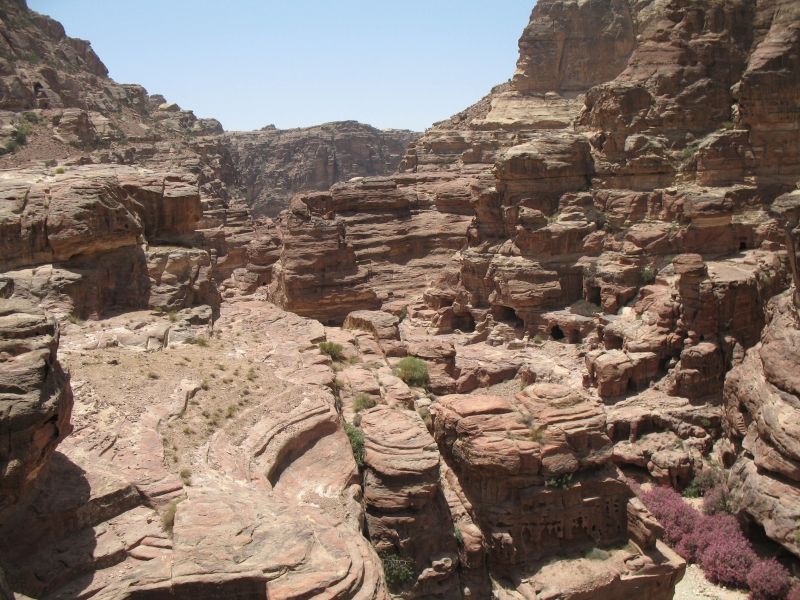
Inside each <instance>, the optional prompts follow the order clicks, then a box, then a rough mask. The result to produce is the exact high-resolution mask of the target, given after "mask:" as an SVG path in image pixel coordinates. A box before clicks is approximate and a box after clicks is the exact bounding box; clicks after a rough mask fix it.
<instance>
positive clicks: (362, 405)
mask: <svg viewBox="0 0 800 600" xmlns="http://www.w3.org/2000/svg"><path fill="white" fill-rule="evenodd" d="M375 404H376V403H375V400H374V399H373V398H372V397H371V396H370V395H369V394H359V395H358V396H356V397H355V398H353V410H354V411H356V412H361V411H362V410H367V409H368V408H372V407H373V406H375Z"/></svg>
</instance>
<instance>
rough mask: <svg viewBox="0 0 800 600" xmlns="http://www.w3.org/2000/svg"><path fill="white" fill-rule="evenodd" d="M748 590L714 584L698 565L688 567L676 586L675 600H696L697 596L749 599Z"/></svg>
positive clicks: (714, 599)
mask: <svg viewBox="0 0 800 600" xmlns="http://www.w3.org/2000/svg"><path fill="white" fill-rule="evenodd" d="M747 595H748V594H747V592H742V591H738V590H729V589H727V588H724V587H720V586H718V585H714V584H713V583H710V582H709V581H708V580H706V578H705V577H703V571H702V570H701V569H700V567H698V566H697V565H689V566H688V567H687V568H686V575H684V577H683V579H682V580H681V582H680V583H679V584H678V585H677V586H676V587H675V596H674V600H694V599H695V598H711V599H713V600H747Z"/></svg>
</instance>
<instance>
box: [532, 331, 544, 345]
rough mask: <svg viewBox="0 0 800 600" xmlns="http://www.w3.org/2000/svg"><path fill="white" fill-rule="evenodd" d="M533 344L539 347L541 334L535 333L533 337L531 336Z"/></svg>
mask: <svg viewBox="0 0 800 600" xmlns="http://www.w3.org/2000/svg"><path fill="white" fill-rule="evenodd" d="M533 343H534V344H539V345H541V344H542V343H543V340H542V336H541V334H538V333H537V334H536V335H535V336H533Z"/></svg>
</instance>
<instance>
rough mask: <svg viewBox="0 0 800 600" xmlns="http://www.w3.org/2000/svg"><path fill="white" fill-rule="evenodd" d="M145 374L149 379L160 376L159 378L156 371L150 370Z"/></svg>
mask: <svg viewBox="0 0 800 600" xmlns="http://www.w3.org/2000/svg"><path fill="white" fill-rule="evenodd" d="M147 376H148V377H149V378H150V379H160V378H161V375H159V374H158V373H156V372H155V371H150V372H149V373H148V374H147Z"/></svg>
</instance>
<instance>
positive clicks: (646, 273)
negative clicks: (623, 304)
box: [642, 267, 656, 285]
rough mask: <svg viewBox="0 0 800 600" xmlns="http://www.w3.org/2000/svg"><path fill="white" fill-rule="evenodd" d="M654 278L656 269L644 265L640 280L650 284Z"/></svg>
mask: <svg viewBox="0 0 800 600" xmlns="http://www.w3.org/2000/svg"><path fill="white" fill-rule="evenodd" d="M655 280H656V270H655V269H654V268H653V267H645V268H644V269H642V281H643V282H644V283H645V284H647V285H650V284H651V283H653V282H654V281H655Z"/></svg>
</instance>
